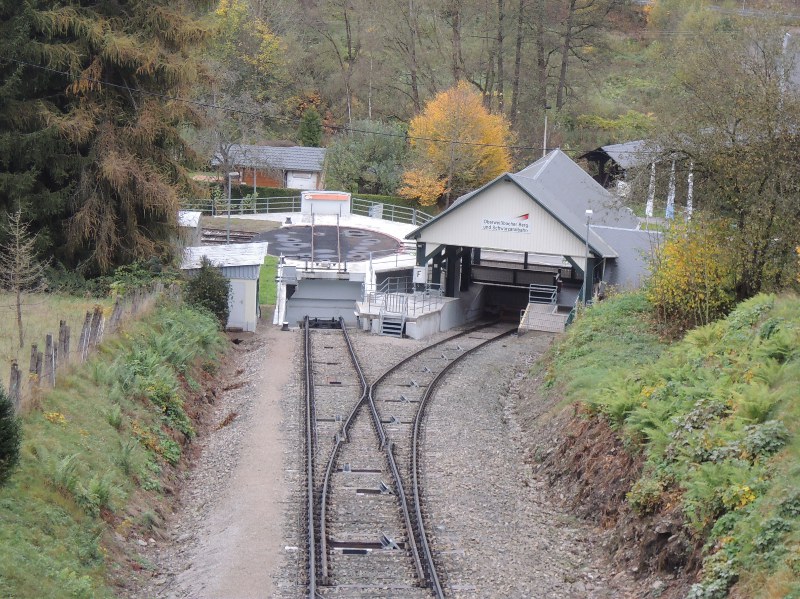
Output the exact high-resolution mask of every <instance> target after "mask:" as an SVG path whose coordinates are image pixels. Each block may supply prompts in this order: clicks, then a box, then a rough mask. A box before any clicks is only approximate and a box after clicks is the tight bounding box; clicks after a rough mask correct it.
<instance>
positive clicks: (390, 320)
mask: <svg viewBox="0 0 800 599" xmlns="http://www.w3.org/2000/svg"><path fill="white" fill-rule="evenodd" d="M405 323H406V317H405V314H392V313H389V312H383V311H382V312H381V332H380V334H381V335H386V336H387V337H397V338H399V339H402V337H403V325H405Z"/></svg>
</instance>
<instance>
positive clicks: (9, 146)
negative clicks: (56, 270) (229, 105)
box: [0, 0, 207, 271]
mask: <svg viewBox="0 0 800 599" xmlns="http://www.w3.org/2000/svg"><path fill="white" fill-rule="evenodd" d="M10 4H11V3H4V7H3V8H1V9H0V12H2V13H3V14H0V16H1V17H3V18H2V19H0V21H2V23H3V24H2V25H1V26H0V27H1V29H0V34H3V35H7V36H8V37H6V38H4V39H3V41H2V42H0V44H2V50H3V54H4V56H6V57H11V58H13V59H14V60H18V61H21V62H13V61H0V125H3V127H2V128H3V130H5V131H6V133H5V134H4V135H3V137H2V138H0V162H2V163H4V164H9V165H11V166H12V167H13V168H9V169H2V171H3V174H4V175H5V177H3V178H2V179H3V180H2V181H1V182H0V206H2V205H5V206H6V207H8V206H13V205H16V202H19V201H22V207H23V208H25V209H26V214H27V206H26V203H27V202H28V201H29V200H28V199H27V197H25V196H26V193H27V190H30V189H34V190H39V193H40V194H44V195H47V194H50V195H52V196H53V197H52V198H48V199H51V200H52V201H50V202H48V203H47V204H46V206H45V207H39V208H37V210H38V211H39V212H38V213H37V214H35V216H36V218H37V220H36V222H35V225H34V226H39V225H44V226H48V225H49V227H48V235H47V237H48V239H49V240H50V242H51V243H53V244H56V243H59V241H61V240H62V239H63V240H64V241H65V242H66V244H65V247H66V250H67V252H66V254H65V255H66V257H67V258H69V259H70V260H71V261H72V262H73V263H78V262H85V263H87V264H88V265H90V267H91V268H93V269H95V270H99V271H108V270H110V269H111V268H112V267H113V266H115V265H116V264H120V263H126V262H130V261H133V260H136V259H141V258H148V257H150V256H152V255H155V254H163V253H165V252H167V251H168V250H169V247H170V245H169V239H170V233H171V231H172V230H173V229H174V227H175V225H176V215H177V198H178V192H179V191H180V190H184V191H185V190H188V189H189V188H190V186H191V182H190V180H189V178H188V176H187V171H186V170H185V167H184V165H185V163H186V162H187V161H188V160H190V159H192V158H193V155H192V153H191V151H190V150H189V148H188V146H187V145H186V143H185V142H184V140H183V139H182V138H181V136H180V133H179V128H180V127H181V126H182V125H183V124H185V123H187V122H196V121H197V120H198V116H197V114H196V112H195V111H194V110H193V109H192V108H191V107H190V105H189V104H187V103H184V102H179V101H176V100H173V99H172V98H173V97H176V96H182V95H186V94H187V93H188V90H189V88H190V86H192V85H194V84H195V83H197V81H198V80H199V79H200V77H201V76H202V68H201V67H200V63H199V58H200V57H199V54H198V52H197V49H198V48H199V47H201V44H202V43H203V42H204V40H205V39H206V37H207V30H206V28H205V27H204V26H203V25H202V24H201V22H200V21H199V20H198V18H197V17H196V16H195V11H196V10H198V9H200V8H201V6H200V5H199V4H198V3H194V2H191V1H190V0H186V1H181V2H169V1H167V0H135V1H132V2H126V3H116V2H101V3H93V4H86V5H83V4H76V3H70V4H68V5H62V4H60V3H52V2H50V3H43V2H35V1H31V0H29V1H23V2H21V3H20V4H19V5H18V6H13V7H12V6H10ZM202 8H204V7H202ZM3 35H0V37H3ZM41 67H45V68H46V69H50V70H43V69H42V68H41ZM26 136H31V137H30V139H31V141H30V142H29V143H28V146H29V148H26V149H29V150H30V152H29V153H28V155H26V154H25V153H23V154H21V155H20V156H19V157H17V156H16V155H15V147H16V146H17V145H18V144H20V143H22V145H23V147H25V142H21V140H25V139H28V138H27V137H26ZM50 157H53V158H54V160H49V158H50ZM61 220H65V221H66V226H65V227H64V228H63V229H62V228H60V221H61Z"/></svg>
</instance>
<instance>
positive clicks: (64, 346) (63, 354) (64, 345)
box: [56, 320, 69, 368]
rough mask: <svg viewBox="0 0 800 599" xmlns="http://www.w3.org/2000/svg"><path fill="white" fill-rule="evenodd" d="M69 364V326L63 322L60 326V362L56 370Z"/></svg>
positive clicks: (57, 363)
mask: <svg viewBox="0 0 800 599" xmlns="http://www.w3.org/2000/svg"><path fill="white" fill-rule="evenodd" d="M67 363H69V325H68V324H67V323H66V321H64V320H62V321H61V322H60V323H59V325H58V361H57V362H56V368H60V367H61V366H65V365H66V364H67Z"/></svg>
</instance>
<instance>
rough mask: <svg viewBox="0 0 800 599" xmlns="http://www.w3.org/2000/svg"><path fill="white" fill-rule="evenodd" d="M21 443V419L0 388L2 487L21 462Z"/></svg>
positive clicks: (0, 467) (0, 481)
mask: <svg viewBox="0 0 800 599" xmlns="http://www.w3.org/2000/svg"><path fill="white" fill-rule="evenodd" d="M21 442H22V429H21V428H20V424H19V418H17V416H16V414H15V413H14V406H13V405H12V404H11V399H9V397H8V395H6V392H5V391H4V390H3V387H2V386H0V485H2V484H3V483H4V482H6V480H8V477H9V476H10V475H11V471H12V470H13V469H14V467H15V466H16V465H17V462H18V461H19V445H20V443H21Z"/></svg>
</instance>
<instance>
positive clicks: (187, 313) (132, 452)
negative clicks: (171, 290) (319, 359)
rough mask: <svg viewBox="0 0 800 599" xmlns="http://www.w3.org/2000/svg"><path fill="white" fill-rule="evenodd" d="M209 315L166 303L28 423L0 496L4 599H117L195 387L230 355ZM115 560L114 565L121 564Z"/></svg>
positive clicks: (43, 403)
mask: <svg viewBox="0 0 800 599" xmlns="http://www.w3.org/2000/svg"><path fill="white" fill-rule="evenodd" d="M218 331H219V328H218V324H217V322H216V321H215V320H214V318H213V317H211V316H210V315H208V314H205V313H198V312H196V311H194V310H191V309H189V308H186V307H181V306H176V305H165V306H162V307H160V308H158V309H157V310H156V311H155V312H153V313H152V314H151V315H150V316H149V317H148V318H147V319H146V320H145V321H142V322H140V323H137V324H134V325H132V326H131V327H130V328H129V329H127V330H126V331H124V332H123V333H121V334H120V335H119V336H117V337H114V338H112V339H110V340H109V341H107V342H106V343H105V344H104V345H103V346H102V347H101V350H100V352H99V353H98V354H97V355H96V356H95V357H94V358H92V359H91V360H90V361H89V362H87V363H86V364H84V365H81V366H79V367H76V368H75V369H74V370H73V371H72V372H71V373H70V374H68V375H67V376H66V377H64V379H62V380H60V383H59V386H58V388H56V389H55V390H53V391H51V392H49V393H47V394H45V395H44V396H42V397H41V398H39V399H38V406H37V409H34V410H33V411H31V412H30V413H29V414H26V415H24V416H23V418H22V426H23V430H24V441H23V445H22V451H21V458H20V463H19V467H18V469H17V470H16V471H15V472H14V473H13V474H12V476H11V477H10V479H9V480H8V482H7V483H6V485H5V486H4V487H3V488H2V489H0V596H4V597H18V598H28V597H30V598H42V597H111V596H113V595H114V593H113V591H112V590H111V588H110V586H109V585H110V583H112V582H113V581H114V579H115V578H120V579H122V578H123V577H124V578H127V577H129V575H130V568H129V567H127V566H125V565H122V564H119V563H118V562H119V561H121V560H122V559H123V558H122V557H120V551H121V547H120V545H119V542H118V541H116V540H115V535H114V534H113V533H118V534H119V535H122V536H123V537H131V536H133V537H136V536H139V535H147V534H150V532H149V528H150V527H152V525H153V523H154V522H155V521H156V520H157V519H158V516H156V515H155V513H154V511H153V505H154V504H155V503H157V501H158V498H159V495H160V493H161V489H162V481H163V480H165V477H167V476H169V475H170V472H171V471H172V465H174V464H176V463H178V461H179V460H180V458H181V454H182V449H183V447H184V446H185V444H186V443H188V442H189V440H190V439H191V437H192V436H193V435H194V430H193V427H192V423H191V420H190V418H189V413H190V412H192V411H193V410H194V409H196V408H194V406H192V405H189V404H187V403H186V402H187V401H188V397H187V392H186V390H187V389H195V390H196V389H198V388H199V386H198V382H197V380H198V379H199V378H200V377H201V376H202V375H203V372H202V370H201V367H204V366H205V365H206V364H208V363H209V362H208V361H209V360H213V359H214V357H215V356H216V355H217V354H218V353H219V352H221V351H222V349H223V348H224V337H222V335H220V333H219V332H218ZM114 558H116V559H114Z"/></svg>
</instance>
